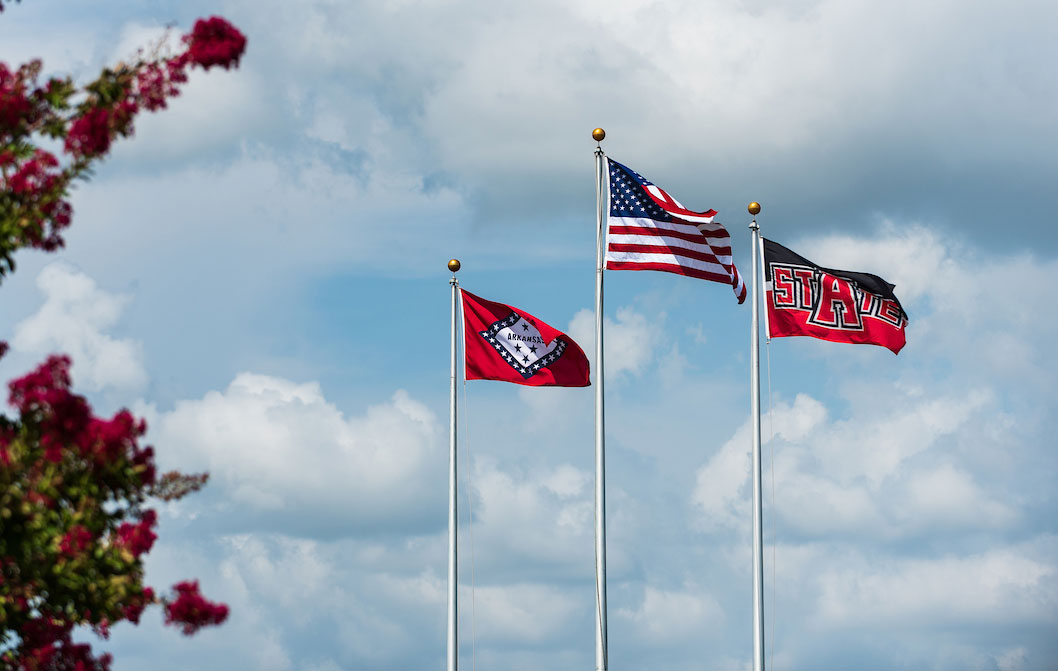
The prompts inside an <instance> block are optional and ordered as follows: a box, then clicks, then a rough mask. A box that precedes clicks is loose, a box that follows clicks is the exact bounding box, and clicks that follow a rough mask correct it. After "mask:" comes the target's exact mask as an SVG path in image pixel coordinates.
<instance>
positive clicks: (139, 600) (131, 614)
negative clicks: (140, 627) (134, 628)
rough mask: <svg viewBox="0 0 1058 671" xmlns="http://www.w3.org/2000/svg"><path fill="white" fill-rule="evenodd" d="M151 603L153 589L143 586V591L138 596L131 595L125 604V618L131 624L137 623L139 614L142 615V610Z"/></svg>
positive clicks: (152, 601) (152, 600)
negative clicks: (130, 598)
mask: <svg viewBox="0 0 1058 671" xmlns="http://www.w3.org/2000/svg"><path fill="white" fill-rule="evenodd" d="M152 603H154V590H153V589H151V588H150V587H144V588H143V593H142V594H141V595H140V596H138V597H133V598H132V600H131V601H130V602H129V603H128V604H127V605H126V606H125V610H124V615H125V619H126V620H128V621H129V622H131V623H132V624H139V623H140V616H141V615H143V610H144V609H145V608H146V607H147V606H148V604H152Z"/></svg>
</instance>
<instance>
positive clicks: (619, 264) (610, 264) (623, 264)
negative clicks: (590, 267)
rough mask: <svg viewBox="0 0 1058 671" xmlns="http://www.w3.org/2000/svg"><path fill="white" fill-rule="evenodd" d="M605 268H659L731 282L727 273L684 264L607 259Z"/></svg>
mask: <svg viewBox="0 0 1058 671" xmlns="http://www.w3.org/2000/svg"><path fill="white" fill-rule="evenodd" d="M606 269H607V270H661V271H664V272H667V273H675V274H677V275H685V276H687V277H697V278H698V279H700V280H710V281H712V282H720V283H722V284H731V278H730V277H728V276H727V275H719V274H717V273H710V272H706V271H704V270H698V269H697V268H688V267H686V266H676V265H672V264H669V263H635V262H632V261H607V262H606ZM743 290H744V289H743Z"/></svg>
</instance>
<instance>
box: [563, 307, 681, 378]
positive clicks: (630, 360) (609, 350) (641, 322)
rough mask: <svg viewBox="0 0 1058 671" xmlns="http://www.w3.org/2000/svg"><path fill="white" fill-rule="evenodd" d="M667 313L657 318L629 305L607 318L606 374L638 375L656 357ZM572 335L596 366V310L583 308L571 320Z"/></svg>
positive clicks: (605, 342) (605, 328) (608, 375)
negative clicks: (613, 316) (615, 315)
mask: <svg viewBox="0 0 1058 671" xmlns="http://www.w3.org/2000/svg"><path fill="white" fill-rule="evenodd" d="M663 321H664V316H660V318H659V317H658V316H654V317H653V318H651V317H648V316H647V315H645V314H643V313H641V312H638V311H637V310H635V309H633V308H631V307H628V306H625V307H621V308H618V310H617V318H616V319H610V318H609V317H605V318H604V319H603V329H604V333H603V343H604V345H605V347H606V351H605V352H604V354H605V355H606V356H605V358H606V375H607V379H612V378H611V377H610V376H618V375H621V374H622V373H629V374H632V375H637V374H639V373H642V372H643V371H644V370H645V369H646V367H647V366H648V365H649V364H650V363H651V361H653V359H654V352H655V351H656V350H657V346H658V345H659V344H660V343H661V340H662V333H663ZM568 333H569V335H570V336H572V337H573V339H574V340H576V341H577V342H578V343H587V344H586V345H583V347H584V353H585V354H587V355H588V359H589V360H590V361H591V363H592V367H593V368H594V366H595V311H594V310H580V311H578V312H577V314H575V315H573V319H572V320H571V321H570V323H569V331H568Z"/></svg>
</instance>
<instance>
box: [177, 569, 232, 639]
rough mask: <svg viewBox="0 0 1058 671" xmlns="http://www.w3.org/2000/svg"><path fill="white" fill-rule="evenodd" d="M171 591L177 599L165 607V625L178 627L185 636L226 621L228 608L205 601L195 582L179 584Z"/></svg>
mask: <svg viewBox="0 0 1058 671" xmlns="http://www.w3.org/2000/svg"><path fill="white" fill-rule="evenodd" d="M173 590H175V591H176V594H177V597H176V599H174V600H173V601H170V602H169V603H167V604H166V606H165V623H166V624H177V625H180V627H181V631H182V632H183V633H184V635H185V636H190V635H191V634H193V633H195V632H196V631H198V630H199V629H201V628H202V627H208V626H210V625H218V624H221V623H223V622H224V621H225V620H227V619H228V607H227V606H225V605H224V604H222V603H212V602H210V601H207V600H206V599H205V598H204V597H203V596H202V595H201V594H199V591H198V581H197V580H195V581H185V582H179V583H177V584H175V585H173Z"/></svg>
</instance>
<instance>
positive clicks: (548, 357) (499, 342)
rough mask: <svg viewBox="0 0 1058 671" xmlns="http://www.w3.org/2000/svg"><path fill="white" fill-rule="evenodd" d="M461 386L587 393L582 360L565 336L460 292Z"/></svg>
mask: <svg viewBox="0 0 1058 671" xmlns="http://www.w3.org/2000/svg"><path fill="white" fill-rule="evenodd" d="M462 295H463V342H464V353H465V354H466V371H465V376H466V379H467V380H499V381H501V382H514V383H515V384H524V385H529V386H531V387H587V386H588V385H589V384H591V382H590V381H589V379H588V357H586V356H584V350H582V349H581V348H580V347H579V346H578V345H577V343H575V342H573V339H572V338H570V337H569V336H568V335H566V334H565V333H563V332H562V331H559V330H558V329H555V328H552V327H551V326H549V325H548V324H546V323H544V321H543V320H540V319H537V318H536V317H534V316H532V315H531V314H529V313H528V312H526V311H525V310H519V309H518V308H514V307H511V306H510V305H505V304H503V303H496V302H493V301H487V300H485V299H484V298H481V297H479V296H475V295H474V294H472V293H470V292H469V291H466V290H463V291H462Z"/></svg>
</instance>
